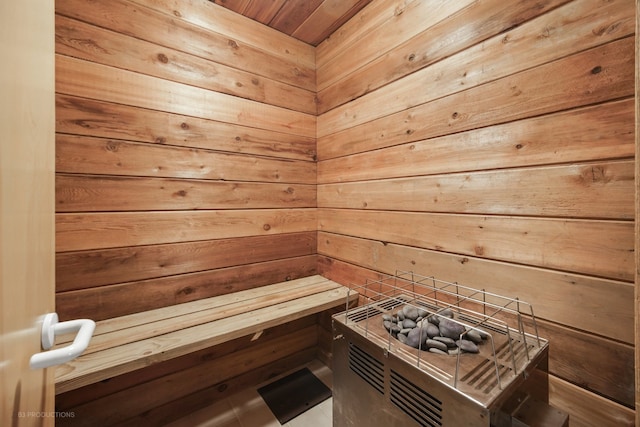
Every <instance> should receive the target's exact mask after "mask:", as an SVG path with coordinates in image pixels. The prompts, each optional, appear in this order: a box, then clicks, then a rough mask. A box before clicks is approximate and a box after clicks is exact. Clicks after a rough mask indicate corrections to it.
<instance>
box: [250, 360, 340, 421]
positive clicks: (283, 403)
mask: <svg viewBox="0 0 640 427" xmlns="http://www.w3.org/2000/svg"><path fill="white" fill-rule="evenodd" d="M258 393H260V395H261V396H262V398H263V399H264V401H265V402H266V403H267V406H269V409H271V412H273V415H275V416H276V418H277V419H278V421H280V424H284V423H286V422H287V421H290V420H291V419H292V418H295V417H297V416H298V415H300V414H302V413H303V412H304V411H306V410H307V409H311V408H313V407H314V406H316V405H317V404H318V403H320V402H322V401H324V400H326V399H328V398H330V397H331V389H329V387H327V386H326V385H324V383H323V382H322V381H320V380H319V379H318V378H317V377H316V376H315V375H313V373H311V371H310V370H309V369H308V368H304V369H301V370H299V371H297V372H294V373H293V374H290V375H287V376H286V377H284V378H281V379H279V380H277V381H274V382H272V383H271V384H268V385H266V386H264V387H260V388H259V389H258Z"/></svg>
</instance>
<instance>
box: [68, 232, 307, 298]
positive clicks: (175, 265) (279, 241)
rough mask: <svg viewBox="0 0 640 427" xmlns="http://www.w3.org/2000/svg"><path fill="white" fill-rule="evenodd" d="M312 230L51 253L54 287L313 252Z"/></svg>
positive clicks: (128, 279) (163, 274)
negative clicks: (54, 266)
mask: <svg viewBox="0 0 640 427" xmlns="http://www.w3.org/2000/svg"><path fill="white" fill-rule="evenodd" d="M316 240H317V239H316V232H315V231H310V232H303V233H290V234H274V235H269V236H250V237H243V238H230V239H219V240H208V241H202V242H185V243H168V244H162V245H146V246H131V247H123V248H113V249H98V250H89V251H79V252H62V253H58V254H56V291H57V292H64V291H71V290H77V289H84V288H87V287H94V286H103V285H110V284H116V283H123V282H133V281H138V280H145V279H152V278H157V277H166V276H172V275H177V274H185V273H192V272H196V271H203V270H214V269H217V268H225V267H232V266H236V265H238V264H239V263H240V264H243V265H244V264H253V263H258V262H265V261H272V260H277V259H283V258H290V257H301V256H307V255H313V254H315V253H316V247H317V244H316Z"/></svg>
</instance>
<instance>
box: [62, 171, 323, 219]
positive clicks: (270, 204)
mask: <svg viewBox="0 0 640 427" xmlns="http://www.w3.org/2000/svg"><path fill="white" fill-rule="evenodd" d="M315 205H316V188H315V186H314V185H311V184H307V185H300V184H271V183H246V182H228V181H224V182H221V181H201V180H183V179H165V178H159V179H156V178H150V179H149V178H138V177H110V176H89V175H65V174H58V175H57V177H56V210H57V211H58V212H98V211H153V210H200V209H253V208H257V209H260V208H309V207H315Z"/></svg>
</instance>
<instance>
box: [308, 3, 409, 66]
mask: <svg viewBox="0 0 640 427" xmlns="http://www.w3.org/2000/svg"><path fill="white" fill-rule="evenodd" d="M411 1H415V0H408V1H407V0H384V1H381V0H374V1H373V2H371V3H370V4H368V5H367V6H366V7H365V8H364V9H363V10H361V11H360V12H359V13H358V15H357V17H356V18H355V19H352V20H350V21H348V22H346V23H345V24H344V25H342V26H341V27H340V28H338V29H337V30H336V31H334V32H333V34H331V36H330V37H328V38H326V39H324V40H323V41H322V42H321V43H320V44H319V45H318V46H316V49H315V53H316V68H321V67H324V66H326V65H327V64H328V63H329V62H330V61H332V60H334V58H335V57H336V56H337V55H339V54H340V53H341V52H343V51H345V50H347V49H349V48H350V46H352V45H353V44H354V43H355V42H356V41H357V40H359V39H361V38H362V37H366V36H367V34H369V33H370V32H371V31H374V30H375V29H376V28H378V27H379V26H381V25H383V24H384V22H385V21H387V20H388V19H391V18H392V17H393V16H395V15H396V14H397V13H399V12H402V10H403V8H404V7H405V6H406V5H407V4H408V3H410V2H411Z"/></svg>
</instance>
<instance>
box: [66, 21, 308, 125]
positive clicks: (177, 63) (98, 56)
mask: <svg viewBox="0 0 640 427" xmlns="http://www.w3.org/2000/svg"><path fill="white" fill-rule="evenodd" d="M56 53H58V54H62V55H67V56H73V57H76V58H80V59H84V60H87V61H91V62H95V63H99V64H103V65H109V66H112V67H117V68H123V69H126V70H131V71H135V72H139V73H143V74H148V75H151V76H155V77H159V78H162V79H166V80H171V81H175V82H179V83H185V84H189V85H193V86H197V87H200V88H204V89H209V90H212V91H216V92H221V93H226V94H228V95H234V96H238V97H242V98H247V99H251V100H254V101H258V102H262V103H269V104H271V105H277V106H280V107H284V108H289V109H292V110H296V111H300V112H304V113H308V114H315V112H316V103H315V92H313V91H311V90H307V89H301V88H298V87H296V86H291V85H287V84H285V83H281V82H278V81H274V80H271V79H269V78H265V77H262V76H260V75H258V74H256V73H255V72H252V71H244V70H239V69H237V68H231V67H229V66H227V65H222V64H218V63H215V62H213V61H210V60H207V59H204V58H201V57H198V56H194V55H190V54H187V53H184V52H181V51H179V50H176V49H171V48H159V46H157V45H156V44H154V43H150V42H146V41H144V40H140V39H136V38H134V37H131V36H126V35H123V34H119V33H116V32H113V31H108V30H105V29H102V28H99V27H95V26H93V25H89V24H85V23H83V22H80V21H77V20H74V19H69V18H66V17H64V16H60V15H58V16H57V17H56Z"/></svg>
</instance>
